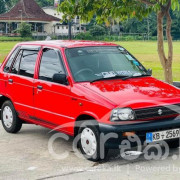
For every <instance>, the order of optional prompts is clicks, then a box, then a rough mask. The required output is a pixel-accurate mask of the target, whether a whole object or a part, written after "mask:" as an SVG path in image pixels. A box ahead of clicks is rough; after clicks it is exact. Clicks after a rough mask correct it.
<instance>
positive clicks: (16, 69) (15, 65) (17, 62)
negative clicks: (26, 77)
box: [11, 50, 23, 74]
mask: <svg viewBox="0 0 180 180" xmlns="http://www.w3.org/2000/svg"><path fill="white" fill-rule="evenodd" d="M22 53H23V51H22V50H21V51H20V52H19V54H18V56H17V58H16V61H15V62H14V65H13V67H12V70H11V73H13V74H18V71H19V63H20V61H21V57H22Z"/></svg>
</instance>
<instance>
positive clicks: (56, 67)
mask: <svg viewBox="0 0 180 180" xmlns="http://www.w3.org/2000/svg"><path fill="white" fill-rule="evenodd" d="M56 73H59V74H65V71H64V67H63V65H62V60H61V57H60V54H59V53H58V52H57V51H55V50H53V49H47V48H46V49H44V50H43V55H42V59H41V65H40V71H39V79H41V80H45V81H51V82H52V78H53V75H54V74H56Z"/></svg>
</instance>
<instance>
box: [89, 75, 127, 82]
mask: <svg viewBox="0 0 180 180" xmlns="http://www.w3.org/2000/svg"><path fill="white" fill-rule="evenodd" d="M128 77H129V76H125V75H116V76H112V77H108V78H99V79H95V80H93V81H91V82H90V83H93V82H96V81H104V80H108V79H118V78H119V79H124V78H128Z"/></svg>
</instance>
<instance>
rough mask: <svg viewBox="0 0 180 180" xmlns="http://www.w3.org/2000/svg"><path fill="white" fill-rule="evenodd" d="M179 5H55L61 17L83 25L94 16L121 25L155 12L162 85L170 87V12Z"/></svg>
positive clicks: (136, 1)
mask: <svg viewBox="0 0 180 180" xmlns="http://www.w3.org/2000/svg"><path fill="white" fill-rule="evenodd" d="M179 4H180V0H131V1H129V0H116V1H112V0H98V1H97V0H65V1H64V2H62V3H61V4H60V5H59V10H60V11H61V12H63V13H64V17H65V16H68V13H69V12H71V16H75V15H79V16H80V17H81V19H82V20H85V21H89V20H90V19H91V18H92V17H93V16H94V15H96V17H97V20H98V22H105V21H107V20H108V18H109V17H111V18H113V19H116V18H118V19H120V20H121V21H122V20H126V19H128V18H134V17H136V18H138V19H139V20H142V19H143V17H147V16H148V15H149V14H150V13H151V12H152V11H154V12H156V14H157V35H158V54H159V58H160V61H161V64H162V66H163V69H164V76H165V81H166V82H168V83H172V82H173V78H172V60H173V43H172V36H171V26H172V19H171V16H170V9H172V10H175V9H179ZM164 18H166V23H165V24H166V38H167V41H168V56H166V55H165V50H164V33H163V20H164Z"/></svg>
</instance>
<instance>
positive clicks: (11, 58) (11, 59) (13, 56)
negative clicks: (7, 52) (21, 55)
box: [4, 47, 20, 72]
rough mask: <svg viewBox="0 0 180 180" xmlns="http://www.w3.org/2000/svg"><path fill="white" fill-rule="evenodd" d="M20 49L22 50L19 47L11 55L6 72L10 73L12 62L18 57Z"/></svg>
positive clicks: (5, 68)
mask: <svg viewBox="0 0 180 180" xmlns="http://www.w3.org/2000/svg"><path fill="white" fill-rule="evenodd" d="M19 48H20V47H17V48H16V49H15V50H14V51H13V53H12V54H11V56H10V58H9V59H8V61H7V63H6V65H5V67H4V72H9V70H10V67H11V65H12V62H13V60H14V58H15V57H16V55H17V53H18V51H19Z"/></svg>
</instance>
